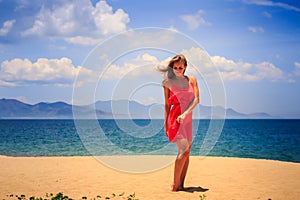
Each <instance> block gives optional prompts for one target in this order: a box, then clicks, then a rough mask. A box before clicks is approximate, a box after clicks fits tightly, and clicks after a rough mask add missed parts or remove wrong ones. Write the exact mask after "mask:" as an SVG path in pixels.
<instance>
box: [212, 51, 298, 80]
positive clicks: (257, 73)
mask: <svg viewBox="0 0 300 200" xmlns="http://www.w3.org/2000/svg"><path fill="white" fill-rule="evenodd" d="M211 59H212V61H213V63H214V64H215V65H216V66H217V67H218V69H219V71H220V73H221V75H222V78H223V79H224V80H230V81H246V82H254V81H261V80H268V81H272V82H273V81H284V82H294V80H292V79H291V78H290V76H289V75H288V74H285V73H284V72H283V71H282V70H281V69H279V68H278V67H276V66H275V65H274V64H272V63H270V62H261V63H247V62H234V61H233V60H228V59H226V58H224V57H220V56H212V57H211Z"/></svg>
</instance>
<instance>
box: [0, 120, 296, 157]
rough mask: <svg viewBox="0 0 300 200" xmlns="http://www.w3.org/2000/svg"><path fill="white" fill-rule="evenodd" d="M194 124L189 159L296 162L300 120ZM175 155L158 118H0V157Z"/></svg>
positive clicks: (203, 122) (173, 148) (174, 149)
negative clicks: (199, 156)
mask: <svg viewBox="0 0 300 200" xmlns="http://www.w3.org/2000/svg"><path fill="white" fill-rule="evenodd" d="M212 122H215V121H213V120H203V119H201V120H194V122H193V123H194V133H193V134H194V136H195V137H194V140H193V147H192V150H191V154H192V155H208V156H225V157H240V158H258V159H272V160H280V161H289V162H297V163H300V120H283V119H270V120H262V119H243V120H236V119H234V120H233V119H231V120H225V121H224V124H222V123H223V122H222V123H220V124H221V125H224V126H222V129H215V132H214V124H218V123H212ZM147 154H151V155H153V154H160V155H176V154H177V151H176V146H175V145H174V144H171V143H169V142H168V140H167V138H166V137H165V135H164V132H163V120H98V121H96V120H79V121H76V122H75V121H73V120H48V119H47V120H0V155H7V156H89V155H147Z"/></svg>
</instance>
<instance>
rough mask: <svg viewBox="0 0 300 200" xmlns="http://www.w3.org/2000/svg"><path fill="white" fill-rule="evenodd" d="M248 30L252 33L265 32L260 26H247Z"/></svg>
mask: <svg viewBox="0 0 300 200" xmlns="http://www.w3.org/2000/svg"><path fill="white" fill-rule="evenodd" d="M247 29H248V30H249V31H251V32H253V33H263V32H265V30H264V28H263V27H261V26H248V28H247Z"/></svg>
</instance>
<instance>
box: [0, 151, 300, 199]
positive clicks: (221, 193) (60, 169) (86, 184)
mask: <svg viewBox="0 0 300 200" xmlns="http://www.w3.org/2000/svg"><path fill="white" fill-rule="evenodd" d="M114 158H115V159H114V161H113V162H117V164H120V165H122V166H123V164H122V163H121V161H120V160H122V159H123V162H124V163H127V164H129V165H128V166H127V167H129V169H130V168H131V167H132V166H136V165H141V166H143V165H144V166H149V165H150V164H151V163H159V164H158V166H161V167H160V168H159V169H158V170H156V171H148V172H146V171H144V172H141V173H128V172H125V171H126V170H125V171H124V170H123V172H122V171H119V170H118V169H116V168H115V169H113V168H112V167H109V166H108V164H107V163H106V164H103V163H101V162H100V161H99V160H97V159H95V158H94V157H91V156H70V157H8V156H0V162H1V165H0V182H1V185H0V198H1V199H17V198H16V197H15V195H21V194H23V195H25V196H26V197H27V198H28V199H29V197H30V196H35V197H45V194H46V193H53V194H56V193H59V192H63V194H65V195H67V196H69V197H70V198H73V199H81V198H82V197H84V196H85V197H87V198H88V199H92V198H96V197H97V196H98V195H101V196H102V197H103V196H110V195H112V193H115V194H122V193H125V196H126V195H129V194H133V193H135V195H136V198H138V199H140V200H143V199H147V200H148V199H199V195H205V196H206V198H207V199H273V200H274V199H297V198H298V197H299V196H300V189H299V185H300V163H293V162H284V161H276V160H264V159H250V158H233V157H199V156H191V159H190V167H189V171H188V174H187V177H186V184H185V186H186V187H189V189H190V190H189V191H188V192H185V191H181V192H175V193H174V192H171V191H170V185H171V183H172V178H173V167H174V165H173V160H174V159H175V156H125V157H124V156H122V157H118V156H116V157H115V156H114ZM101 159H111V157H110V156H107V157H106V158H104V157H103V156H102V157H101ZM128 159H129V160H128ZM166 159H169V160H168V162H169V164H167V165H165V166H162V165H161V163H160V162H161V161H162V160H166ZM118 161H119V162H118ZM105 162H107V160H106V161H105ZM140 162H141V163H142V164H141V163H140ZM138 163H140V164H138ZM154 167H155V166H154ZM206 189H207V190H206ZM10 195H14V196H13V197H10ZM123 198H124V197H123ZM115 199H118V198H117V197H115ZM120 199H122V198H121V197H120Z"/></svg>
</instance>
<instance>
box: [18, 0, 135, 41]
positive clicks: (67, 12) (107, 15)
mask: <svg viewBox="0 0 300 200" xmlns="http://www.w3.org/2000/svg"><path fill="white" fill-rule="evenodd" d="M129 21H130V19H129V16H128V14H127V13H125V12H124V11H123V10H122V9H117V10H116V11H115V12H113V9H112V7H111V6H109V5H108V4H107V3H106V1H99V2H98V3H96V5H95V6H93V5H92V3H91V2H90V0H75V1H72V2H70V1H65V2H62V3H60V4H54V5H53V6H52V7H51V8H49V7H45V6H42V8H41V10H40V11H39V13H38V14H37V15H36V17H35V20H34V23H33V26H32V27H31V28H29V29H27V30H25V31H24V32H22V35H23V36H28V35H49V36H54V37H63V38H65V39H66V41H68V42H74V43H80V44H91V43H93V44H94V40H97V39H99V38H100V37H101V36H102V37H103V36H106V35H108V34H114V33H118V32H121V31H124V30H126V29H127V23H129Z"/></svg>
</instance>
